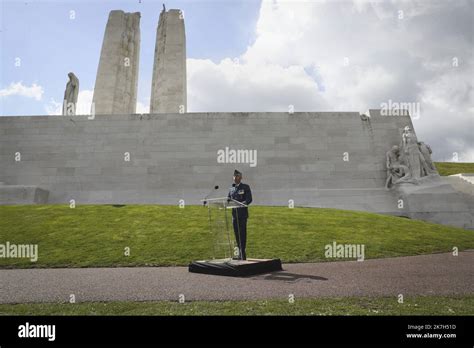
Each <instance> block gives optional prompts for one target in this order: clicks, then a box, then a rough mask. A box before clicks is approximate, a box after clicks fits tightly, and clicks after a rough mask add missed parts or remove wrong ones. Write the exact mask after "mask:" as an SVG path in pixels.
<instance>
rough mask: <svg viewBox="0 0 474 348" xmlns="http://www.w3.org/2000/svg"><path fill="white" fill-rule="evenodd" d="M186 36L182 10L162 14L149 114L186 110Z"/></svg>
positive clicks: (159, 24)
mask: <svg viewBox="0 0 474 348" xmlns="http://www.w3.org/2000/svg"><path fill="white" fill-rule="evenodd" d="M186 99H187V93H186V33H185V28H184V16H183V13H182V12H181V10H169V11H166V10H165V9H163V11H162V12H161V13H160V19H159V22H158V28H157V31H156V45H155V59H154V64H153V77H152V84H151V98H150V113H183V112H186V110H187V100H186Z"/></svg>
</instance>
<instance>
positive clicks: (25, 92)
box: [0, 81, 44, 101]
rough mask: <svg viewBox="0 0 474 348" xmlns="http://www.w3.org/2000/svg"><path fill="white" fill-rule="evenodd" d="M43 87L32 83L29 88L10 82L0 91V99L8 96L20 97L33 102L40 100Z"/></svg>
mask: <svg viewBox="0 0 474 348" xmlns="http://www.w3.org/2000/svg"><path fill="white" fill-rule="evenodd" d="M43 93H44V90H43V87H41V86H39V85H37V84H36V83H33V84H32V85H31V86H25V85H23V82H22V81H20V82H12V83H10V85H9V86H8V87H7V88H4V89H0V97H9V96H13V95H16V96H22V97H26V98H33V99H35V100H38V101H39V100H41V98H42V97H43Z"/></svg>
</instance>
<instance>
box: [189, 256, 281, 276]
mask: <svg viewBox="0 0 474 348" xmlns="http://www.w3.org/2000/svg"><path fill="white" fill-rule="evenodd" d="M282 270H283V268H282V267H281V261H280V259H247V260H231V259H219V260H208V261H193V262H191V263H190V264H189V272H193V273H204V274H214V275H222V276H228V277H248V276H252V275H256V274H262V273H270V272H275V271H282Z"/></svg>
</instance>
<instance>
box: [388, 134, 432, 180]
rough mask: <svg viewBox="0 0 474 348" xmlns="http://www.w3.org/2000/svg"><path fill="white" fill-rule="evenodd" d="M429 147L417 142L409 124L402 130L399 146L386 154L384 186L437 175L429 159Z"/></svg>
mask: <svg viewBox="0 0 474 348" xmlns="http://www.w3.org/2000/svg"><path fill="white" fill-rule="evenodd" d="M431 153H432V151H431V148H430V146H429V145H427V144H425V143H424V142H422V141H421V142H418V140H417V138H416V135H415V133H413V131H412V130H411V128H410V127H409V126H406V127H405V128H404V130H403V134H402V140H401V142H400V146H393V147H392V150H390V151H389V152H387V154H386V167H387V181H386V182H385V188H387V189H389V188H390V187H392V186H393V185H395V184H399V183H412V184H418V182H419V180H420V179H421V178H422V177H425V176H428V175H437V174H438V172H437V170H436V168H435V166H434V164H433V161H432V160H431Z"/></svg>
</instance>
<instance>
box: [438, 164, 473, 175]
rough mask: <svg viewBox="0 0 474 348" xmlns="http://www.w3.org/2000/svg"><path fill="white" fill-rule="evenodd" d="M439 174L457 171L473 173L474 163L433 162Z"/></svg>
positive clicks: (457, 172)
mask: <svg viewBox="0 0 474 348" xmlns="http://www.w3.org/2000/svg"><path fill="white" fill-rule="evenodd" d="M435 166H436V169H438V172H439V175H444V176H446V175H453V174H459V173H474V163H462V162H435Z"/></svg>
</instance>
